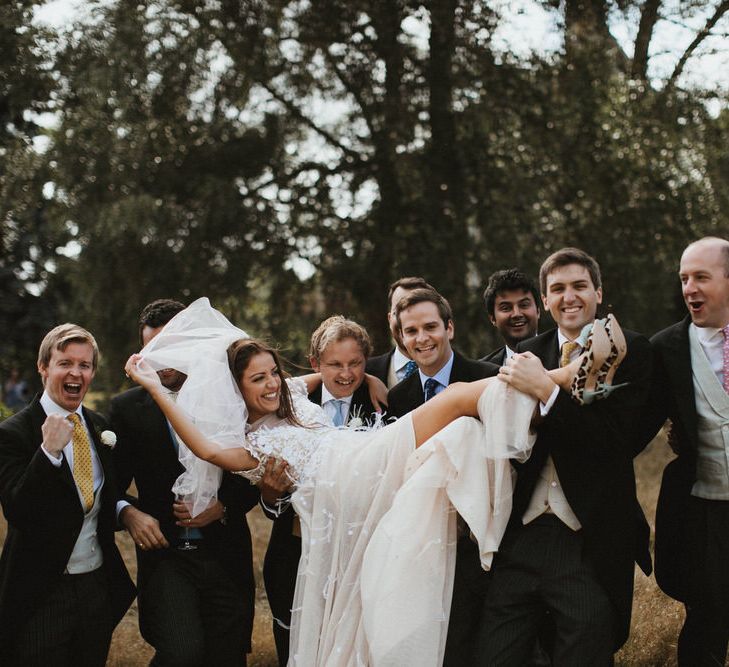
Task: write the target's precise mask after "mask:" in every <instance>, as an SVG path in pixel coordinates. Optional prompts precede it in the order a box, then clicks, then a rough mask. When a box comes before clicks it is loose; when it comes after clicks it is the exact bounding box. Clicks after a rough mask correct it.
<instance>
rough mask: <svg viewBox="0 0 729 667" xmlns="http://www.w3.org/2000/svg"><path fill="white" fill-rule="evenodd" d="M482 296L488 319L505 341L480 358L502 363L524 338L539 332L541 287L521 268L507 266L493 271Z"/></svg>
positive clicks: (511, 354) (500, 364) (499, 364)
mask: <svg viewBox="0 0 729 667" xmlns="http://www.w3.org/2000/svg"><path fill="white" fill-rule="evenodd" d="M483 299H484V302H485V304H486V312H487V313H488V316H489V320H491V324H493V325H494V326H495V327H496V330H497V331H498V332H499V335H500V336H501V338H502V339H503V341H504V345H502V346H501V347H499V348H497V349H496V350H494V351H493V352H491V353H490V354H488V355H486V356H485V357H484V358H483V359H481V361H490V362H491V363H492V364H496V365H497V366H503V365H504V364H505V363H506V360H507V359H510V358H511V357H512V356H513V355H514V352H516V347H517V345H518V344H519V343H520V342H521V341H523V340H527V339H529V338H532V337H534V336H536V335H537V327H538V326H539V290H538V289H537V286H536V284H535V283H534V281H533V280H532V279H531V278H530V277H529V276H527V275H526V274H525V273H523V272H522V271H519V269H504V270H501V271H496V273H492V274H491V276H490V277H489V282H488V285H487V286H486V289H485V290H484V293H483Z"/></svg>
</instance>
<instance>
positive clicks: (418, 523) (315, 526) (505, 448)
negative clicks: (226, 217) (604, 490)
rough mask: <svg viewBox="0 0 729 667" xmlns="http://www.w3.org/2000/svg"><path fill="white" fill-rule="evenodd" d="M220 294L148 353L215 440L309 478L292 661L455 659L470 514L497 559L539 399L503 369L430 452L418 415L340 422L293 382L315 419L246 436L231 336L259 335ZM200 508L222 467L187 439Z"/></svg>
mask: <svg viewBox="0 0 729 667" xmlns="http://www.w3.org/2000/svg"><path fill="white" fill-rule="evenodd" d="M247 337H248V336H247V334H246V333H245V332H244V331H242V330H240V329H238V328H236V327H234V326H233V325H232V324H231V323H230V322H229V321H228V320H227V319H226V318H225V317H224V316H223V315H222V314H221V313H219V312H218V311H216V310H215V309H214V308H212V307H211V306H210V303H209V302H208V300H207V299H206V298H201V299H198V300H197V301H195V302H194V303H192V304H190V306H188V307H187V308H186V309H185V310H184V311H182V312H181V313H179V314H178V315H176V316H175V317H174V318H173V319H172V320H171V321H170V322H169V323H168V324H167V325H166V326H165V328H164V329H163V331H162V332H160V333H159V334H158V335H157V336H156V337H155V338H153V339H152V341H151V342H150V343H149V344H148V345H147V346H146V347H145V348H144V349H143V350H142V355H143V356H144V358H145V360H146V361H147V362H148V363H149V364H150V365H151V366H152V367H153V368H155V369H156V370H159V369H163V368H175V369H177V370H179V371H181V372H183V373H186V374H187V380H186V381H185V384H184V385H183V387H182V389H181V391H180V393H179V395H178V399H177V405H178V406H179V407H180V408H182V409H183V410H184V411H185V412H186V413H187V414H188V415H189V416H190V418H191V419H192V420H193V421H194V423H195V425H196V426H197V427H198V428H199V429H200V430H201V431H202V432H203V434H204V435H205V436H206V437H207V438H208V439H209V440H210V441H211V442H215V443H217V444H219V445H221V446H223V447H240V446H245V447H246V448H247V449H248V450H249V451H250V452H251V453H252V454H253V455H254V456H255V457H256V458H257V459H258V460H259V461H260V462H261V465H259V467H258V468H257V469H256V470H255V471H249V472H247V473H244V474H246V476H248V477H251V478H253V479H255V478H256V475H260V473H261V470H262V465H263V464H265V461H266V460H267V459H268V457H271V456H273V457H275V458H280V459H285V460H286V461H288V463H289V464H290V468H291V470H292V474H293V477H294V479H295V481H296V491H295V493H294V495H293V503H294V507H295V509H296V512H297V513H298V515H299V517H300V519H301V527H302V556H301V561H300V564H299V573H298V580H297V586H296V595H295V599H294V609H293V616H292V628H291V652H290V654H291V658H290V664H291V665H295V666H296V667H315V666H317V667H318V666H321V667H324V666H326V667H358V666H360V665H362V666H370V667H386V666H387V667H407V666H410V665H412V666H413V667H427V666H429V665H432V666H434V667H435V666H437V665H440V664H441V663H442V659H443V651H444V648H445V639H446V633H447V629H448V627H447V626H448V616H449V611H450V600H451V592H452V585H453V572H454V566H455V545H456V511H457V512H458V513H459V514H460V515H461V516H462V517H463V518H464V519H465V521H466V523H467V524H468V526H469V528H470V530H471V533H472V535H473V538H474V539H475V541H476V542H477V543H478V546H479V550H480V554H481V562H482V564H483V566H484V568H488V567H489V566H490V564H491V558H492V555H493V552H494V551H496V549H497V548H498V546H499V542H500V541H501V537H502V536H503V533H504V530H505V528H506V524H507V521H508V519H509V514H510V511H511V495H512V469H511V466H510V464H509V459H510V458H520V459H525V458H526V457H527V456H528V455H529V452H530V451H531V446H532V444H533V438H532V436H530V435H529V423H530V419H531V415H532V413H533V411H534V407H535V401H534V400H533V399H530V398H528V397H527V396H525V395H524V394H520V393H518V392H516V391H513V390H512V389H510V388H509V387H508V386H507V385H506V384H504V383H502V382H500V381H498V380H494V381H493V382H491V383H489V385H488V387H487V388H486V389H485V390H484V392H483V394H482V396H481V398H480V400H479V404H478V409H479V414H480V416H481V421H479V420H477V419H473V418H469V417H462V418H459V419H457V420H456V421H454V422H452V423H451V424H449V425H448V426H447V427H445V428H444V429H443V430H441V431H440V432H439V433H437V434H436V435H435V436H433V437H432V438H431V439H430V440H428V441H427V442H426V443H424V444H423V445H422V446H421V447H420V448H418V449H417V450H416V449H415V437H414V433H413V424H412V419H411V417H410V416H409V415H408V416H405V417H403V418H402V419H399V420H398V421H396V422H395V423H393V424H390V425H388V426H385V427H381V428H375V429H374V430H355V429H351V428H334V427H332V426H327V425H326V417H325V416H324V413H323V412H322V410H321V408H320V407H318V406H315V405H314V404H312V403H310V402H309V401H308V400H307V398H306V390H305V388H304V386H303V382H301V381H300V380H299V381H296V380H294V381H292V382H291V385H290V386H291V388H292V395H293V397H294V407H295V410H296V412H297V415H298V417H299V420H300V422H301V423H302V424H304V425H305V426H304V427H294V426H289V425H277V426H274V427H272V428H261V429H259V430H256V431H254V432H251V433H248V434H246V428H245V427H246V423H247V417H248V413H247V410H246V407H245V403H244V402H243V398H242V396H241V394H240V391H239V389H238V387H237V385H236V383H235V381H234V380H233V377H232V375H231V373H230V371H229V369H228V359H227V353H226V350H227V347H228V345H229V344H230V343H232V342H233V341H234V340H237V339H240V338H247ZM179 456H180V461H181V462H182V463H183V465H184V467H185V472H184V473H183V474H182V475H181V476H180V478H179V480H178V481H177V482H176V487H178V488H180V489H182V488H184V489H185V493H186V494H188V495H187V497H189V498H190V499H191V500H190V502H192V504H193V514H198V513H199V512H201V511H202V510H204V509H205V508H206V507H207V506H208V503H209V502H210V500H211V498H214V497H215V494H216V492H217V489H218V486H219V484H220V470H219V469H218V468H216V467H215V466H212V465H211V464H209V463H206V462H205V461H201V460H200V459H198V458H197V457H195V456H194V455H193V454H192V452H190V451H189V450H188V449H187V447H185V446H184V444H181V445H180V450H179Z"/></svg>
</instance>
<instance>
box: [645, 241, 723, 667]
mask: <svg viewBox="0 0 729 667" xmlns="http://www.w3.org/2000/svg"><path fill="white" fill-rule="evenodd" d="M679 276H680V278H681V284H682V288H683V297H684V300H685V302H686V307H687V308H688V315H687V316H686V317H685V318H684V319H683V320H682V321H680V322H677V323H676V324H674V325H672V326H670V327H668V328H667V329H664V330H663V331H660V332H659V333H657V334H656V335H655V336H653V338H652V339H651V343H652V345H653V354H654V364H653V383H652V386H651V395H650V408H649V410H647V413H646V429H645V433H644V434H643V439H642V441H643V443H645V442H647V441H649V440H650V439H651V438H652V437H653V436H654V435H655V433H656V431H657V430H658V429H659V428H660V426H661V425H662V424H663V422H664V421H665V420H666V418H667V417H668V418H670V419H671V421H672V424H673V426H672V428H673V437H672V438H671V442H672V443H673V444H674V445H675V449H676V453H677V454H678V457H677V458H676V459H674V460H673V461H671V462H670V463H669V464H668V465H667V466H666V469H665V471H664V473H663V480H662V483H661V491H660V495H659V497H658V507H657V510H656V581H657V582H658V585H659V586H660V587H661V588H662V589H663V591H664V592H665V593H666V594H667V595H670V596H671V597H672V598H675V599H676V600H680V601H681V602H683V603H684V605H685V606H686V620H685V622H684V625H683V629H682V630H681V634H680V636H679V638H678V663H679V665H682V666H684V665H685V666H687V667H688V666H691V667H694V666H703V665H723V664H724V661H725V660H726V651H727V639H728V638H729V609H728V606H729V542H728V541H727V536H729V464H727V452H729V394H728V392H729V241H727V240H725V239H720V238H714V237H709V238H704V239H701V240H700V241H696V242H695V243H692V244H691V245H689V246H688V247H687V248H686V250H685V251H684V253H683V255H682V256H681V266H680V271H679Z"/></svg>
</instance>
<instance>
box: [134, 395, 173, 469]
mask: <svg viewBox="0 0 729 667" xmlns="http://www.w3.org/2000/svg"><path fill="white" fill-rule="evenodd" d="M139 405H140V408H141V410H140V413H139V420H140V421H141V422H143V423H145V424H146V427H147V428H148V429H149V432H150V434H151V437H150V438H149V442H151V443H154V442H157V443H159V444H160V447H158V450H159V455H160V457H161V458H162V459H163V460H164V461H165V463H167V464H168V465H169V464H174V465H175V466H177V467H179V468H180V469H182V464H181V463H180V461H179V459H178V457H177V443H176V442H174V440H173V439H172V429H171V427H170V424H169V422H168V421H167V419H166V418H165V416H164V413H163V412H162V410H160V408H159V406H158V405H157V404H156V403H155V402H154V399H153V398H152V396H150V394H149V393H148V392H146V391H145V392H143V393H142V394H141V399H140V402H139Z"/></svg>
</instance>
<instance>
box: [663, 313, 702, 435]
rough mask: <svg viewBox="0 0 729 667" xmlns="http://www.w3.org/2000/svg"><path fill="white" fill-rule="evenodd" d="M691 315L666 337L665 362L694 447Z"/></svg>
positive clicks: (694, 398) (695, 424) (694, 405)
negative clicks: (690, 339) (690, 338)
mask: <svg viewBox="0 0 729 667" xmlns="http://www.w3.org/2000/svg"><path fill="white" fill-rule="evenodd" d="M690 324H691V317H690V316H686V317H685V318H684V319H683V321H681V322H680V323H679V324H678V326H676V327H674V328H673V329H672V331H671V333H670V335H669V336H667V337H666V346H665V357H664V359H663V364H664V367H665V369H666V374H667V375H668V377H669V381H670V383H671V386H672V388H673V390H674V395H675V396H676V409H677V410H678V413H679V416H680V418H681V422H682V423H683V424H684V426H685V428H686V432H687V433H688V435H689V437H690V438H691V441H692V443H693V445H694V447H696V446H697V444H698V443H697V441H696V437H697V428H698V426H697V424H698V416H697V415H696V395H695V393H694V378H693V373H692V371H691V344H690V341H689V325H690Z"/></svg>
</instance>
